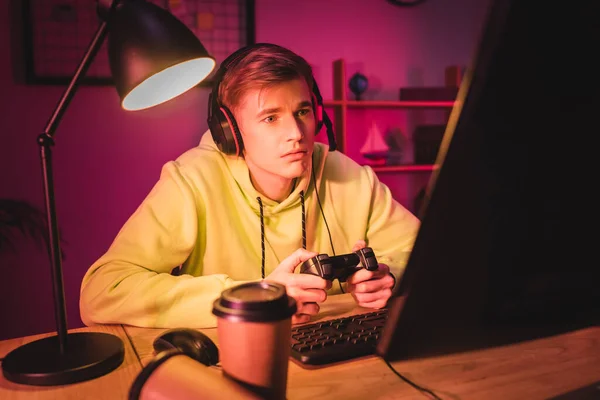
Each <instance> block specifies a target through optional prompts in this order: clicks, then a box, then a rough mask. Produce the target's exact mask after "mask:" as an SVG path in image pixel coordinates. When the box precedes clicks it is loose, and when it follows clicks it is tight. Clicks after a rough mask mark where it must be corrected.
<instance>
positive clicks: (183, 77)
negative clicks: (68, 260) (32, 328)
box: [2, 0, 215, 386]
mask: <svg viewBox="0 0 600 400" xmlns="http://www.w3.org/2000/svg"><path fill="white" fill-rule="evenodd" d="M96 10H97V12H98V15H99V17H100V25H99V27H98V29H97V31H96V34H95V36H94V38H93V39H92V41H91V43H90V45H89V46H88V48H87V51H86V53H85V54H84V56H83V58H82V59H81V61H80V63H79V66H78V67H77V69H76V71H75V73H74V76H73V78H72V79H71V81H70V83H69V85H68V86H67V88H66V90H65V92H64V93H63V95H62V97H61V99H60V101H59V102H58V105H57V107H56V109H55V111H54V113H53V114H52V116H51V117H50V119H49V121H48V123H47V125H46V128H45V130H44V132H43V133H42V134H41V135H39V136H38V138H37V143H38V145H39V146H40V157H41V161H42V174H43V180H44V195H45V206H46V216H47V218H48V234H49V256H50V264H51V271H52V284H53V287H52V289H53V296H54V313H55V320H56V327H57V335H53V336H50V337H46V338H43V339H40V340H36V341H34V342H31V343H28V344H25V345H23V346H21V347H18V348H17V349H15V350H13V351H12V352H10V353H9V354H8V355H6V357H5V358H4V360H3V361H2V371H3V373H4V376H5V377H6V379H8V380H9V381H12V382H16V383H21V384H28V385H39V386H53V385H64V384H70V383H75V382H81V381H86V380H90V379H93V378H96V377H99V376H102V375H105V374H107V373H109V372H111V371H113V370H114V369H116V368H117V367H118V366H119V365H121V363H122V362H123V358H124V352H125V351H124V345H123V342H122V340H121V339H120V338H119V337H117V336H115V335H112V334H108V333H100V332H71V333H68V332H67V322H66V309H65V294H64V289H63V276H62V254H61V251H60V240H59V232H58V223H57V217H56V207H55V201H54V181H53V174H52V152H51V146H53V145H54V138H53V135H54V132H55V131H56V128H57V126H58V124H59V122H60V120H61V117H62V116H63V114H64V112H65V110H66V109H67V107H68V105H69V103H70V101H71V99H72V97H73V95H74V94H75V91H76V90H77V87H78V85H79V83H80V78H81V77H83V76H84V75H85V73H86V71H87V69H88V67H89V65H90V64H91V63H92V61H93V59H94V57H95V55H96V54H97V52H98V50H99V49H100V47H101V46H102V43H103V42H104V39H105V38H106V36H108V55H109V62H110V68H111V73H112V76H113V80H114V84H115V87H116V90H117V92H118V94H119V97H120V98H121V106H122V107H123V108H124V109H126V110H141V109H144V108H149V107H152V106H154V105H157V104H160V103H162V102H165V101H167V100H170V99H172V98H174V97H176V96H178V95H180V94H182V93H183V92H185V91H187V90H188V89H191V88H192V87H194V86H196V85H197V84H198V83H199V82H200V81H202V80H203V79H204V78H206V77H207V76H208V75H209V74H210V73H211V71H212V70H213V68H214V66H215V60H214V58H213V57H211V56H210V55H209V54H208V52H207V51H206V49H205V48H204V46H203V45H202V44H201V43H200V41H199V40H198V38H197V37H196V36H195V35H194V33H193V32H192V31H190V30H189V29H188V28H187V27H186V26H185V25H184V24H183V23H182V22H181V21H180V20H179V19H177V18H176V17H175V16H173V15H172V14H170V13H169V12H168V11H166V10H165V9H163V8H161V7H159V6H157V5H155V4H153V3H150V2H147V1H145V0H97V4H96Z"/></svg>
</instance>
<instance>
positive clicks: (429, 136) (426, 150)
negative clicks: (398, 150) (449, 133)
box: [413, 125, 446, 164]
mask: <svg viewBox="0 0 600 400" xmlns="http://www.w3.org/2000/svg"><path fill="white" fill-rule="evenodd" d="M445 131H446V125H419V126H417V127H416V128H415V132H414V133H413V141H414V144H415V164H434V163H435V159H436V157H437V153H438V150H439V148H440V144H441V143H442V138H443V137H444V132H445Z"/></svg>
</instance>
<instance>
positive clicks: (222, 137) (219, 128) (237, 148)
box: [208, 105, 243, 156]
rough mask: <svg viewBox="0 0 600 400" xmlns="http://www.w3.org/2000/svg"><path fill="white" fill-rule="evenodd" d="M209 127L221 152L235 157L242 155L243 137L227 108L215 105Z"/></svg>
mask: <svg viewBox="0 0 600 400" xmlns="http://www.w3.org/2000/svg"><path fill="white" fill-rule="evenodd" d="M208 126H209V128H210V133H211V134H212V137H213V140H214V141H215V143H216V145H217V147H218V148H219V150H221V152H223V153H225V154H228V155H235V156H239V155H240V154H242V150H243V143H242V136H241V134H240V132H239V129H238V127H237V123H236V121H235V118H233V114H232V113H231V111H229V109H228V108H227V107H225V106H221V107H219V106H218V105H214V107H213V111H212V113H211V116H210V118H209V119H208Z"/></svg>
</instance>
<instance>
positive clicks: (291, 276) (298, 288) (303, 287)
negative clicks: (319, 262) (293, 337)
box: [265, 249, 331, 324]
mask: <svg viewBox="0 0 600 400" xmlns="http://www.w3.org/2000/svg"><path fill="white" fill-rule="evenodd" d="M316 255H317V253H314V252H311V251H308V250H305V249H298V250H296V251H295V252H293V253H292V254H291V255H290V256H288V257H287V258H285V259H284V260H283V261H281V264H279V265H278V266H277V268H275V270H274V271H273V272H271V273H270V274H269V276H267V277H266V278H265V280H268V281H271V282H278V283H281V284H282V285H285V289H286V292H287V294H288V295H289V296H291V297H293V298H294V299H295V300H296V305H297V307H298V310H297V311H296V314H295V315H294V316H293V317H292V323H293V324H299V323H304V322H308V321H309V320H310V317H311V316H312V315H317V314H318V313H319V309H320V307H319V303H322V302H324V301H325V300H326V299H327V290H328V289H330V288H331V282H329V281H327V280H325V279H323V278H321V277H320V276H316V275H312V274H295V273H294V271H295V269H296V268H297V267H298V265H300V264H301V263H303V262H304V261H306V260H308V259H310V258H312V257H314V256H316Z"/></svg>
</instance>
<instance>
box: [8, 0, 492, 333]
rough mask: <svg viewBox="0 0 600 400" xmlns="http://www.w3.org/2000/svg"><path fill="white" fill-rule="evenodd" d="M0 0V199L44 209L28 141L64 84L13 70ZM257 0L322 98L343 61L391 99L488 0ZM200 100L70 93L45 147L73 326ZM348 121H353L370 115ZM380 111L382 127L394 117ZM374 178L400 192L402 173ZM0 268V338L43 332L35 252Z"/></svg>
mask: <svg viewBox="0 0 600 400" xmlns="http://www.w3.org/2000/svg"><path fill="white" fill-rule="evenodd" d="M10 3H18V1H16V0H14V1H9V2H7V1H2V2H0V198H4V197H11V198H19V199H25V200H28V201H30V202H32V203H34V204H36V205H39V206H43V193H42V180H41V172H40V162H39V156H38V147H37V145H36V142H35V139H36V136H37V135H38V134H39V133H41V131H42V130H43V128H44V126H45V124H46V122H47V119H48V117H49V116H50V114H51V112H52V111H53V109H54V107H55V106H56V103H57V101H58V99H59V98H60V95H61V94H62V91H63V89H64V88H62V87H47V86H25V85H23V84H19V83H16V81H15V80H14V79H13V75H15V71H19V70H20V68H22V65H19V63H20V59H18V58H17V59H14V58H13V57H12V56H11V55H12V53H13V50H12V45H13V43H15V42H16V41H17V39H18V38H17V37H16V34H15V32H16V30H15V28H14V26H13V24H12V22H11V15H12V12H11V10H12V8H11V6H9V4H10ZM256 3H257V4H256V18H257V22H256V38H257V40H258V41H271V42H275V43H278V44H281V45H284V46H287V47H289V48H291V49H292V50H295V51H297V52H298V53H300V54H301V55H303V56H304V57H305V58H307V59H308V60H309V61H310V62H311V63H312V64H313V65H314V68H315V77H316V78H317V80H318V82H319V86H320V88H321V90H322V92H323V96H324V97H325V98H331V96H332V82H331V72H332V71H331V64H332V61H333V60H334V59H337V58H345V59H346V62H347V64H348V67H349V69H348V76H350V75H351V74H352V73H354V72H355V71H357V70H360V71H361V72H363V73H364V74H366V75H367V77H368V78H369V80H370V85H371V87H372V88H373V89H374V90H373V93H372V94H371V95H370V96H371V97H372V98H377V99H395V98H396V97H397V93H398V89H399V88H400V87H401V86H407V85H416V84H422V85H428V86H434V85H441V84H442V83H443V68H444V67H445V66H446V65H450V64H466V63H467V62H468V60H469V57H470V55H471V53H472V48H473V45H474V43H475V38H476V37H477V32H478V29H479V24H480V22H481V21H482V17H483V15H484V12H485V6H486V3H487V2H485V1H481V0H429V1H426V2H425V3H424V4H422V5H421V6H418V7H416V8H407V9H404V8H399V7H395V6H392V5H390V4H389V3H387V2H386V1H384V0H373V1H370V2H365V1H363V0H330V1H318V0H310V1H304V2H302V3H297V2H291V1H281V0H257V1H256ZM299 4H301V6H299ZM13 64H15V65H16V66H17V67H16V69H14V70H13ZM206 101H207V91H206V90H205V89H194V90H192V91H190V92H189V93H187V94H185V95H183V96H181V97H180V98H177V99H175V100H173V101H172V102H170V103H167V104H164V105H161V106H158V107H156V108H154V109H151V110H146V111H141V112H137V113H128V112H125V111H123V110H121V109H120V108H119V102H118V98H117V94H116V92H115V91H114V89H113V88H111V87H82V88H80V90H79V91H78V92H77V94H76V95H75V98H74V100H73V102H72V103H71V106H70V108H69V109H68V111H67V113H66V114H65V116H64V119H63V121H62V123H61V125H60V127H59V129H58V131H57V132H56V146H55V150H54V158H55V164H54V166H55V181H56V182H55V183H56V202H57V209H58V217H59V221H60V225H61V230H62V234H63V239H64V241H65V252H66V255H67V258H66V260H65V262H64V265H63V267H64V279H65V292H66V298H67V315H68V321H69V327H72V328H73V327H79V326H81V325H82V324H81V321H80V319H79V309H78V300H79V284H80V281H81V278H82V277H83V274H84V273H85V271H86V269H87V268H88V266H89V265H90V264H91V263H93V262H94V261H95V259H96V258H97V257H99V256H100V255H101V254H102V252H103V251H104V250H106V248H107V247H108V246H109V244H110V243H111V241H112V239H113V237H114V236H115V235H116V233H117V231H118V229H119V228H120V227H121V225H122V224H123V223H124V222H125V220H126V219H127V217H128V216H129V215H130V214H131V213H132V212H133V211H134V210H135V208H136V207H137V205H138V204H139V203H140V201H141V200H142V199H143V198H144V196H145V195H146V194H147V193H148V191H149V190H150V188H151V187H152V185H153V184H154V182H155V181H156V179H157V178H158V175H159V173H160V168H161V166H162V165H163V164H164V163H165V162H166V161H168V160H171V159H173V158H175V157H177V155H179V154H180V153H182V152H183V151H185V150H186V149H188V148H189V147H191V146H193V145H194V144H196V143H197V142H198V140H199V138H200V136H201V134H202V133H203V132H204V131H205V130H206V122H205V120H206V111H205V110H206ZM354 118H355V119H354V120H353V121H358V122H356V124H358V125H360V124H361V123H363V124H364V123H366V121H368V120H369V118H371V116H369V115H366V116H363V117H360V116H359V117H354ZM357 118H358V119H357ZM385 118H387V121H388V122H385V124H387V125H391V124H392V122H389V121H393V120H394V118H395V117H394V116H393V114H392V116H391V117H385ZM385 118H383V119H382V120H385ZM361 121H362V122H361ZM351 133H352V132H351ZM357 140H358V141H360V139H355V140H354V142H357ZM382 179H384V181H386V182H389V184H390V186H392V187H393V190H394V193H395V194H397V196H398V197H399V198H402V196H403V195H402V193H401V192H402V190H403V186H404V185H405V183H403V182H402V179H407V178H399V177H394V176H389V175H388V176H385V177H383V178H382ZM421 179H423V178H421ZM398 182H400V183H398ZM406 200H407V201H408V200H410V199H409V198H408V197H406ZM0 273H1V274H2V275H1V276H2V278H0V339H2V338H8V337H16V336H22V335H28V334H34V333H40V332H47V331H53V330H54V329H55V326H54V314H53V306H52V301H51V283H50V270H49V262H48V260H47V257H46V256H45V253H44V251H43V250H41V249H38V248H36V247H35V246H33V245H32V244H31V242H30V241H27V240H24V241H22V242H21V243H19V245H18V252H17V253H14V254H12V253H8V252H2V253H0ZM17 318H18V319H19V321H17Z"/></svg>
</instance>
